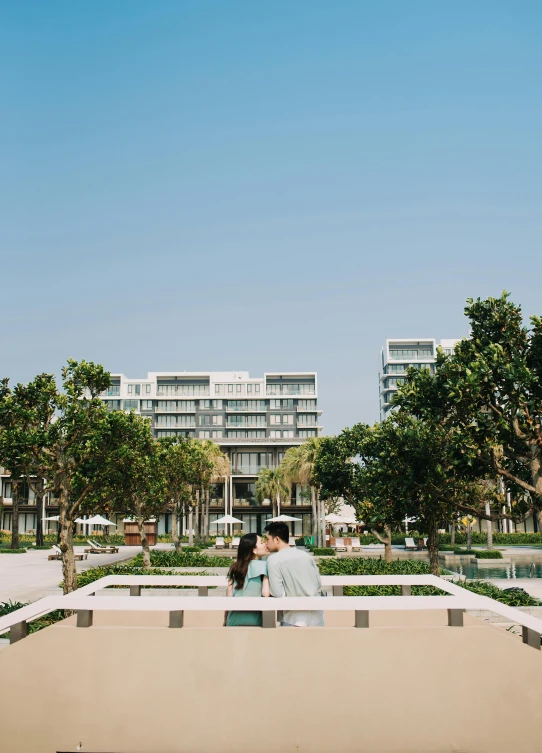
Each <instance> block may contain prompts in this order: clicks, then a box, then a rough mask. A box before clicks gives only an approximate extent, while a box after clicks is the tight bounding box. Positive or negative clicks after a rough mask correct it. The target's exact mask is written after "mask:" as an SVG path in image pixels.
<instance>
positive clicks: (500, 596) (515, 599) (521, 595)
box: [456, 580, 540, 607]
mask: <svg viewBox="0 0 542 753" xmlns="http://www.w3.org/2000/svg"><path fill="white" fill-rule="evenodd" d="M456 585H457V586H462V587H463V588H466V589H467V591H473V592H474V593H477V594H480V595H481V596H489V598H490V599H495V601H499V602H501V604H507V605H508V606H509V607H539V606H540V601H539V600H538V599H535V598H534V597H533V596H530V595H529V594H528V593H527V591H524V590H523V589H522V588H506V589H504V590H503V589H501V588H499V587H498V586H494V585H493V584H492V583H486V582H485V581H483V580H470V581H469V580H465V581H460V582H458V583H456Z"/></svg>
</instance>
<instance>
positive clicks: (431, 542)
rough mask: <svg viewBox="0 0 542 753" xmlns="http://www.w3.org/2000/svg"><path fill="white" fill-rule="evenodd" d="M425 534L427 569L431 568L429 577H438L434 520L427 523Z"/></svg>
mask: <svg viewBox="0 0 542 753" xmlns="http://www.w3.org/2000/svg"><path fill="white" fill-rule="evenodd" d="M427 534H428V536H427V549H428V550H429V567H430V568H431V575H440V565H439V561H438V522H437V520H436V518H435V519H433V520H430V521H429V530H428V532H427Z"/></svg>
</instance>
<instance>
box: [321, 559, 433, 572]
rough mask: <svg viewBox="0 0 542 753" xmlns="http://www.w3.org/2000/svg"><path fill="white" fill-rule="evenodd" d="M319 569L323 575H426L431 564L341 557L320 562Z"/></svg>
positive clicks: (414, 561)
mask: <svg viewBox="0 0 542 753" xmlns="http://www.w3.org/2000/svg"><path fill="white" fill-rule="evenodd" d="M318 568H319V570H320V572H321V574H322V575H412V574H421V575H426V574H429V573H430V569H429V564H428V563H427V562H420V561H418V560H394V561H393V562H386V561H385V560H382V559H375V558H370V559H369V558H367V559H365V558H363V557H341V558H340V559H339V558H336V559H335V558H334V559H329V560H328V559H325V560H319V562H318Z"/></svg>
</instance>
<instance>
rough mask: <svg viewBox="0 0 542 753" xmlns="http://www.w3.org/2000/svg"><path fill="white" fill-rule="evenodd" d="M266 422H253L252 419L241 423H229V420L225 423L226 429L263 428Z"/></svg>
mask: <svg viewBox="0 0 542 753" xmlns="http://www.w3.org/2000/svg"><path fill="white" fill-rule="evenodd" d="M266 427H267V423H263V424H261V423H255V422H253V421H247V422H246V423H243V424H231V423H230V422H229V421H228V422H227V423H226V429H265V428H266Z"/></svg>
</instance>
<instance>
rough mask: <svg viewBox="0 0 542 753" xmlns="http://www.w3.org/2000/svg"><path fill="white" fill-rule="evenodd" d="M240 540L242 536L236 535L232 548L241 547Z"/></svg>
mask: <svg viewBox="0 0 542 753" xmlns="http://www.w3.org/2000/svg"><path fill="white" fill-rule="evenodd" d="M240 541H241V537H240V536H236V537H235V538H234V539H232V541H231V548H232V549H239V542H240Z"/></svg>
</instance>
